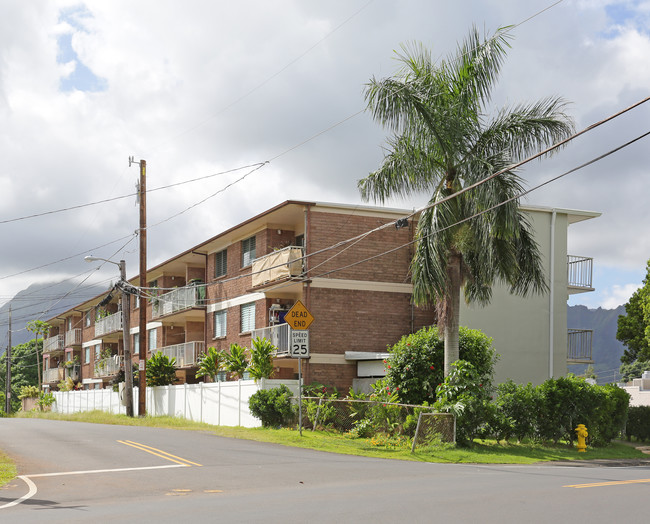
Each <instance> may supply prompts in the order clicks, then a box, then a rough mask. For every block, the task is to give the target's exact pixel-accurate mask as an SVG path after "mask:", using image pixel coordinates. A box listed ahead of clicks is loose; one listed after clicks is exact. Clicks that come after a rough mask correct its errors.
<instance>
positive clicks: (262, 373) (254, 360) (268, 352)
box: [248, 337, 277, 380]
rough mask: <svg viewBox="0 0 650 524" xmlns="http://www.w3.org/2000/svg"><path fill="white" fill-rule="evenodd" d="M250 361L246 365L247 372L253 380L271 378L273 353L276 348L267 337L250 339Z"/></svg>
mask: <svg viewBox="0 0 650 524" xmlns="http://www.w3.org/2000/svg"><path fill="white" fill-rule="evenodd" d="M252 346H253V347H252V349H251V361H250V364H249V365H248V372H249V373H250V375H251V377H252V378H254V379H255V380H259V379H261V378H271V377H272V376H273V372H274V371H275V368H274V367H273V355H274V354H275V353H276V351H277V348H276V347H275V346H274V345H273V344H271V342H269V341H268V340H267V339H265V338H260V337H256V338H255V339H254V340H253V341H252Z"/></svg>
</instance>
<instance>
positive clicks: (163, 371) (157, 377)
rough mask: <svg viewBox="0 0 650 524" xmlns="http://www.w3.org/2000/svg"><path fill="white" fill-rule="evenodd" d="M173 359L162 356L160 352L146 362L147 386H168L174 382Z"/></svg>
mask: <svg viewBox="0 0 650 524" xmlns="http://www.w3.org/2000/svg"><path fill="white" fill-rule="evenodd" d="M175 365H176V359H175V358H171V359H170V358H169V357H168V356H167V355H163V354H162V352H161V351H158V352H157V353H154V354H153V355H151V358H150V359H149V360H147V370H146V375H147V386H168V385H170V384H173V383H174V382H175V381H176V370H175V369H174V366H175Z"/></svg>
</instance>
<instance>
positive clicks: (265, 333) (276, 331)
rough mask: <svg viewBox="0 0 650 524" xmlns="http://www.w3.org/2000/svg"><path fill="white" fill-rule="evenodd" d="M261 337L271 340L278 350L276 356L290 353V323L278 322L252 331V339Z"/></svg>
mask: <svg viewBox="0 0 650 524" xmlns="http://www.w3.org/2000/svg"><path fill="white" fill-rule="evenodd" d="M256 337H260V338H265V339H266V340H268V341H270V342H271V344H273V345H274V346H275V347H276V348H278V351H277V353H276V355H275V356H276V357H282V356H286V355H288V354H289V344H290V341H289V339H290V337H291V328H290V327H289V324H278V325H277V326H269V327H265V328H260V329H254V330H253V331H252V332H251V339H253V338H256Z"/></svg>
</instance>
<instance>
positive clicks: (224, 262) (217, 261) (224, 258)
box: [214, 249, 228, 278]
mask: <svg viewBox="0 0 650 524" xmlns="http://www.w3.org/2000/svg"><path fill="white" fill-rule="evenodd" d="M227 272H228V251H226V250H225V249H224V250H223V251H219V252H218V253H215V254H214V277H215V278H219V277H222V276H224V275H225V274H226V273H227Z"/></svg>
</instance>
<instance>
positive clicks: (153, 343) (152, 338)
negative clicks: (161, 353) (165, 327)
mask: <svg viewBox="0 0 650 524" xmlns="http://www.w3.org/2000/svg"><path fill="white" fill-rule="evenodd" d="M147 334H148V336H149V351H153V350H154V349H156V348H157V347H158V346H157V339H156V328H154V329H150V330H149V331H147Z"/></svg>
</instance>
